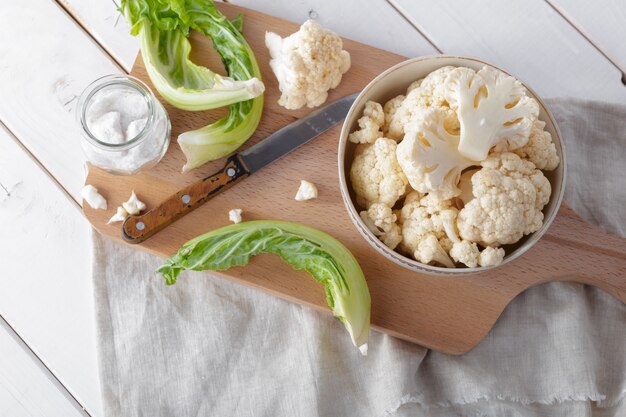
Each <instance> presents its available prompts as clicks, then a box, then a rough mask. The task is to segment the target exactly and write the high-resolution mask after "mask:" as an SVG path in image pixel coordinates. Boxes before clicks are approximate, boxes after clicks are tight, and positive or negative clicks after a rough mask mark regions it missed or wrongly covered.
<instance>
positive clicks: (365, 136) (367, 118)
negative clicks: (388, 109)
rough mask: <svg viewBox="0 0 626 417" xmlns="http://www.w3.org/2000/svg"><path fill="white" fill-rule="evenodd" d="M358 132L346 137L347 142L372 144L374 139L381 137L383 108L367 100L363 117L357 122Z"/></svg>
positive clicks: (383, 116)
mask: <svg viewBox="0 0 626 417" xmlns="http://www.w3.org/2000/svg"><path fill="white" fill-rule="evenodd" d="M357 123H358V124H359V130H357V131H355V132H352V133H350V134H349V135H348V140H349V141H350V142H353V143H374V142H375V141H376V139H378V138H382V137H383V131H382V126H383V124H384V123H385V113H384V112H383V106H381V105H380V104H379V103H376V102H375V101H372V100H369V101H368V102H367V103H365V109H364V110H363V116H362V117H361V118H360V119H359V120H358V122H357Z"/></svg>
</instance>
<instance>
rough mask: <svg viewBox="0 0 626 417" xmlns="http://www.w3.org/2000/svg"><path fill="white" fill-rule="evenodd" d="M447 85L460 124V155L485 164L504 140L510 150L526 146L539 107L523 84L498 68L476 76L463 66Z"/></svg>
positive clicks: (449, 78) (485, 69)
mask: <svg viewBox="0 0 626 417" xmlns="http://www.w3.org/2000/svg"><path fill="white" fill-rule="evenodd" d="M445 84H446V89H445V90H446V91H445V97H446V100H447V101H448V103H449V105H450V107H451V108H452V109H454V110H456V111H457V115H458V118H459V121H460V123H461V141H460V143H459V152H460V153H461V154H463V155H465V156H466V157H467V158H469V159H473V160H475V161H482V160H484V159H485V158H487V155H488V154H489V150H490V149H491V148H492V147H494V146H496V145H498V144H499V143H500V142H502V141H507V142H508V143H507V148H508V149H510V150H512V149H517V148H521V147H522V146H524V145H526V143H527V142H528V137H529V135H530V131H531V128H532V126H533V123H534V122H535V120H537V117H538V115H539V105H538V104H537V101H536V100H534V99H532V98H530V97H528V96H527V95H526V89H525V88H524V86H523V85H522V83H521V82H519V81H518V80H516V79H515V78H513V77H511V76H510V75H507V74H505V73H503V72H502V71H499V70H497V69H495V68H491V67H483V68H482V69H481V70H480V71H478V72H477V73H476V72H474V70H472V69H470V68H463V67H461V68H456V69H454V70H452V71H451V72H450V73H449V74H448V76H447V79H446V82H445Z"/></svg>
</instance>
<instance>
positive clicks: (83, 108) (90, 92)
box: [76, 74, 156, 151]
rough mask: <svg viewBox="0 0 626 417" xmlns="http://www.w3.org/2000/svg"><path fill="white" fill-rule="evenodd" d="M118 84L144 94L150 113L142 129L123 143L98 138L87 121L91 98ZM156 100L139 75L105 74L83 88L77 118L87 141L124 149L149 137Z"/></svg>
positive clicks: (104, 147) (106, 147) (114, 149)
mask: <svg viewBox="0 0 626 417" xmlns="http://www.w3.org/2000/svg"><path fill="white" fill-rule="evenodd" d="M116 84H117V85H124V86H127V87H131V88H133V89H134V90H136V91H137V92H139V94H141V95H142V97H143V98H144V100H145V101H146V104H147V105H148V113H149V114H148V120H146V124H145V125H144V126H143V128H142V129H141V131H140V132H139V133H138V134H137V135H136V136H135V137H134V138H132V139H131V140H129V141H127V142H122V143H110V142H105V141H102V140H100V139H98V138H97V137H96V136H95V135H94V134H93V133H92V132H91V130H90V129H89V127H88V126H87V121H86V116H87V107H88V104H89V103H90V101H91V99H92V98H93V97H94V96H95V95H96V94H97V93H98V92H100V91H101V90H102V89H104V88H106V87H109V86H111V85H116ZM155 101H156V97H155V96H154V94H153V93H152V90H150V88H149V87H148V86H147V85H146V84H145V83H144V82H143V81H141V80H140V79H138V78H137V77H133V76H132V75H123V74H113V75H105V76H103V77H100V78H97V79H96V80H94V81H93V82H91V83H90V84H89V85H88V86H87V87H86V88H85V89H84V90H83V92H82V93H81V95H80V97H79V98H78V105H77V106H76V118H77V119H78V122H79V124H80V125H81V127H82V128H83V132H84V135H83V137H84V138H85V139H87V141H89V142H90V143H91V144H93V145H95V146H97V147H99V148H101V149H104V150H109V151H123V150H127V149H130V148H133V147H135V146H137V145H139V144H140V143H141V142H143V141H144V140H145V139H146V137H148V132H149V130H150V126H151V125H152V124H153V122H154V118H155V105H154V103H155Z"/></svg>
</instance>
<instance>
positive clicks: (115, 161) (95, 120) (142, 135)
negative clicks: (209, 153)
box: [76, 75, 171, 175]
mask: <svg viewBox="0 0 626 417" xmlns="http://www.w3.org/2000/svg"><path fill="white" fill-rule="evenodd" d="M76 118H77V120H78V123H79V125H80V126H81V128H82V137H83V140H82V141H81V145H82V148H83V152H84V153H85V156H86V157H87V160H88V162H89V163H91V164H93V165H95V166H97V167H99V168H102V169H104V170H106V171H108V172H110V173H112V174H117V175H132V174H135V173H137V172H139V171H142V170H146V169H149V168H151V167H153V166H154V165H156V164H157V163H158V162H159V161H160V160H161V158H162V157H163V155H165V152H166V151H167V147H168V146H169V142H170V131H171V125H170V119H169V117H168V115H167V112H166V111H165V108H163V105H162V104H161V103H160V102H159V101H158V100H157V99H156V97H155V96H154V94H153V93H152V91H150V89H149V88H148V86H147V85H146V84H144V83H143V82H142V81H141V80H139V79H137V78H135V77H132V76H129V75H107V76H105V77H102V78H99V79H97V80H96V81H94V82H93V83H91V84H90V85H89V86H88V87H87V88H86V89H85V91H83V93H82V94H81V95H80V97H79V99H78V105H77V106H76Z"/></svg>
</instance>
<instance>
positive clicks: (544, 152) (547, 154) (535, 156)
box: [513, 120, 561, 171]
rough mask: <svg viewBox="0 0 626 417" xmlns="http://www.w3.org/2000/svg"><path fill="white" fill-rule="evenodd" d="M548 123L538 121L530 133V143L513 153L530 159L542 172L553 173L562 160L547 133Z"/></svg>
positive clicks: (550, 136)
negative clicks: (545, 128)
mask: <svg viewBox="0 0 626 417" xmlns="http://www.w3.org/2000/svg"><path fill="white" fill-rule="evenodd" d="M545 126H546V122H542V121H541V120H536V121H535V123H534V124H533V129H532V131H531V132H530V138H529V139H528V143H527V144H526V145H524V146H522V147H521V148H517V149H515V150H514V151H513V152H514V153H516V154H517V155H519V156H520V157H521V158H522V159H528V160H529V161H530V162H532V163H533V164H535V166H536V167H537V168H539V169H541V170H545V171H552V170H554V169H555V168H556V167H558V166H559V163H560V162H561V160H560V159H559V155H557V153H556V146H554V142H552V135H550V132H548V131H545V130H544V127H545Z"/></svg>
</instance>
